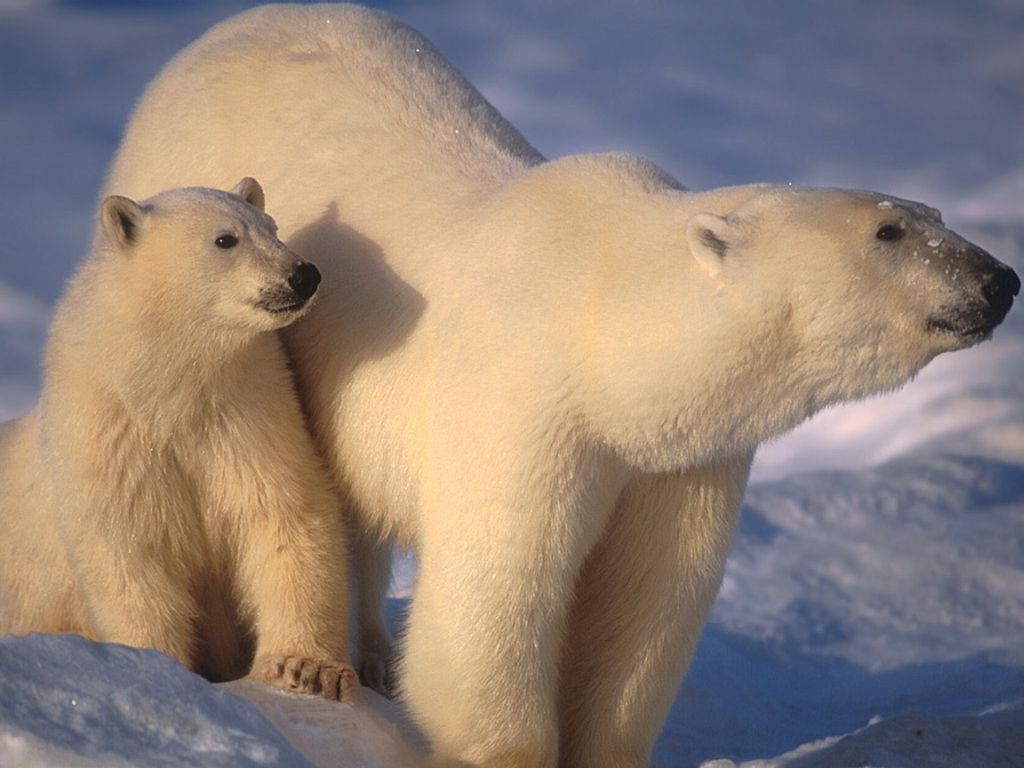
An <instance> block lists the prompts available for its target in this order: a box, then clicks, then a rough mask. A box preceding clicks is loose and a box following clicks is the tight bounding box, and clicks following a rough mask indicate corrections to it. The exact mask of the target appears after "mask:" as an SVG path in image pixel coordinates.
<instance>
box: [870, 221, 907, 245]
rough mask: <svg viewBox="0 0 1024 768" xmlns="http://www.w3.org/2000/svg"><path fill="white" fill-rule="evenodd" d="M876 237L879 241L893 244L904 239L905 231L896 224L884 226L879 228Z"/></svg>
mask: <svg viewBox="0 0 1024 768" xmlns="http://www.w3.org/2000/svg"><path fill="white" fill-rule="evenodd" d="M875 237H876V238H878V239H879V240H885V241H886V242H891V241H893V240H899V239H900V238H901V237H903V230H902V229H900V227H899V226H898V225H896V224H883V225H882V226H880V227H879V228H878V231H877V232H875Z"/></svg>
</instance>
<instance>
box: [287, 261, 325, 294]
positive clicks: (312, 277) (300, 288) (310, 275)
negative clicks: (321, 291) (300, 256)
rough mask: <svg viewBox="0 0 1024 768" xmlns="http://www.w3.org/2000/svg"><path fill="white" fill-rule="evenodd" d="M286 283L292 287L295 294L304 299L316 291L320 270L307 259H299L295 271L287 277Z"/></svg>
mask: <svg viewBox="0 0 1024 768" xmlns="http://www.w3.org/2000/svg"><path fill="white" fill-rule="evenodd" d="M288 285H290V286H291V287H292V290H293V291H295V294H296V295H297V296H298V297H299V298H300V299H302V300H303V301H305V300H306V299H308V298H309V297H311V296H312V295H313V294H314V293H316V288H317V286H318V285H320V270H319V269H317V268H316V267H314V266H313V265H312V264H310V263H309V262H308V261H300V262H298V263H297V264H296V265H295V271H294V272H292V274H291V277H289V278H288Z"/></svg>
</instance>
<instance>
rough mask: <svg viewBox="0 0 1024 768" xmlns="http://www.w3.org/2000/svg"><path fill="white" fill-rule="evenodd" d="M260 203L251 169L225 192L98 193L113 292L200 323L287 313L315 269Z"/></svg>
mask: <svg viewBox="0 0 1024 768" xmlns="http://www.w3.org/2000/svg"><path fill="white" fill-rule="evenodd" d="M263 205H264V197H263V190H262V189H261V188H260V185H259V184H258V183H257V182H256V181H255V180H254V179H251V178H245V179H242V181H240V182H239V183H238V184H237V185H236V186H235V188H234V189H232V190H231V191H230V192H222V191H220V190H215V189H207V188H202V187H192V188H186V189H175V190H171V191H168V192H163V193H161V194H159V195H156V196H155V197H152V198H150V199H148V200H146V201H144V202H142V203H136V202H135V201H133V200H130V199H128V198H126V197H120V196H116V195H115V196H111V197H108V198H106V199H105V200H104V201H103V204H102V206H101V209H100V225H101V232H102V237H103V239H104V240H105V244H104V245H105V248H104V250H105V251H106V253H107V255H108V259H109V261H108V263H110V262H113V263H114V264H115V265H116V274H117V280H118V281H119V282H120V283H121V284H120V285H118V286H116V290H117V291H118V292H119V295H121V296H123V297H124V301H126V302H134V304H135V305H137V306H138V307H139V309H140V311H141V312H143V313H146V312H152V313H153V314H154V315H157V314H158V315H159V316H162V317H167V318H176V319H177V318H179V317H184V318H188V322H191V323H193V324H195V323H197V322H198V323H201V324H203V325H204V326H208V325H209V323H212V324H213V325H215V326H219V327H223V328H236V329H246V330H251V331H265V330H273V329H276V328H282V327H284V326H286V325H288V324H289V323H291V322H293V321H294V320H296V319H297V318H298V317H300V316H301V315H302V314H303V313H304V312H305V311H306V310H307V309H308V307H309V306H310V304H311V300H312V299H313V296H314V294H315V293H316V289H317V286H318V285H319V283H320V273H319V272H318V271H317V269H316V267H315V266H313V265H312V264H310V263H308V262H304V261H302V260H301V259H299V258H298V257H297V256H296V255H295V254H294V253H292V252H291V251H289V250H288V248H287V247H285V245H284V244H283V243H282V242H281V241H280V240H278V239H277V235H276V232H277V225H276V224H275V223H274V220H273V219H272V218H270V216H268V215H267V214H265V213H264V212H263ZM208 321H209V322H208Z"/></svg>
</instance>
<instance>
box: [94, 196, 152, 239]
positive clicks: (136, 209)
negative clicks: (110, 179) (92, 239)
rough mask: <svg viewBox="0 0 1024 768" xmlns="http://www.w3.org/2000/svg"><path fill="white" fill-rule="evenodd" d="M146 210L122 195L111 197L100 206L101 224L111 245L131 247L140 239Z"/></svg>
mask: <svg viewBox="0 0 1024 768" xmlns="http://www.w3.org/2000/svg"><path fill="white" fill-rule="evenodd" d="M146 215H147V214H146V209H145V208H143V207H142V206H141V205H139V204H138V203H136V202H135V201H134V200H130V199H128V198H127V197H121V196H120V195H111V196H110V197H108V198H107V199H105V200H104V201H103V203H102V204H101V205H100V223H101V224H102V226H103V231H104V232H105V233H106V235H107V238H108V239H109V240H110V242H111V243H117V244H118V245H121V246H124V247H131V246H133V245H134V244H135V243H136V242H138V239H139V230H140V229H141V228H142V222H143V220H144V219H145V218H146Z"/></svg>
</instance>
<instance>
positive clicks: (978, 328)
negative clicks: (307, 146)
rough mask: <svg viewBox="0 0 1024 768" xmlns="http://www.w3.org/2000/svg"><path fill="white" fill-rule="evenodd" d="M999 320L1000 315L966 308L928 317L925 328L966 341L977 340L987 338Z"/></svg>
mask: <svg viewBox="0 0 1024 768" xmlns="http://www.w3.org/2000/svg"><path fill="white" fill-rule="evenodd" d="M1001 320H1002V318H1001V317H993V316H992V315H991V314H989V313H985V312H983V311H980V310H968V311H961V312H953V313H950V314H948V315H945V316H942V317H932V318H929V319H928V321H927V323H926V328H927V329H928V330H929V331H930V332H932V333H940V334H944V335H946V336H954V337H956V338H958V339H960V340H962V341H967V342H978V341H984V340H985V339H988V338H989V337H990V336H991V335H992V331H994V330H995V328H996V326H997V325H999V323H1000V321H1001Z"/></svg>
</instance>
